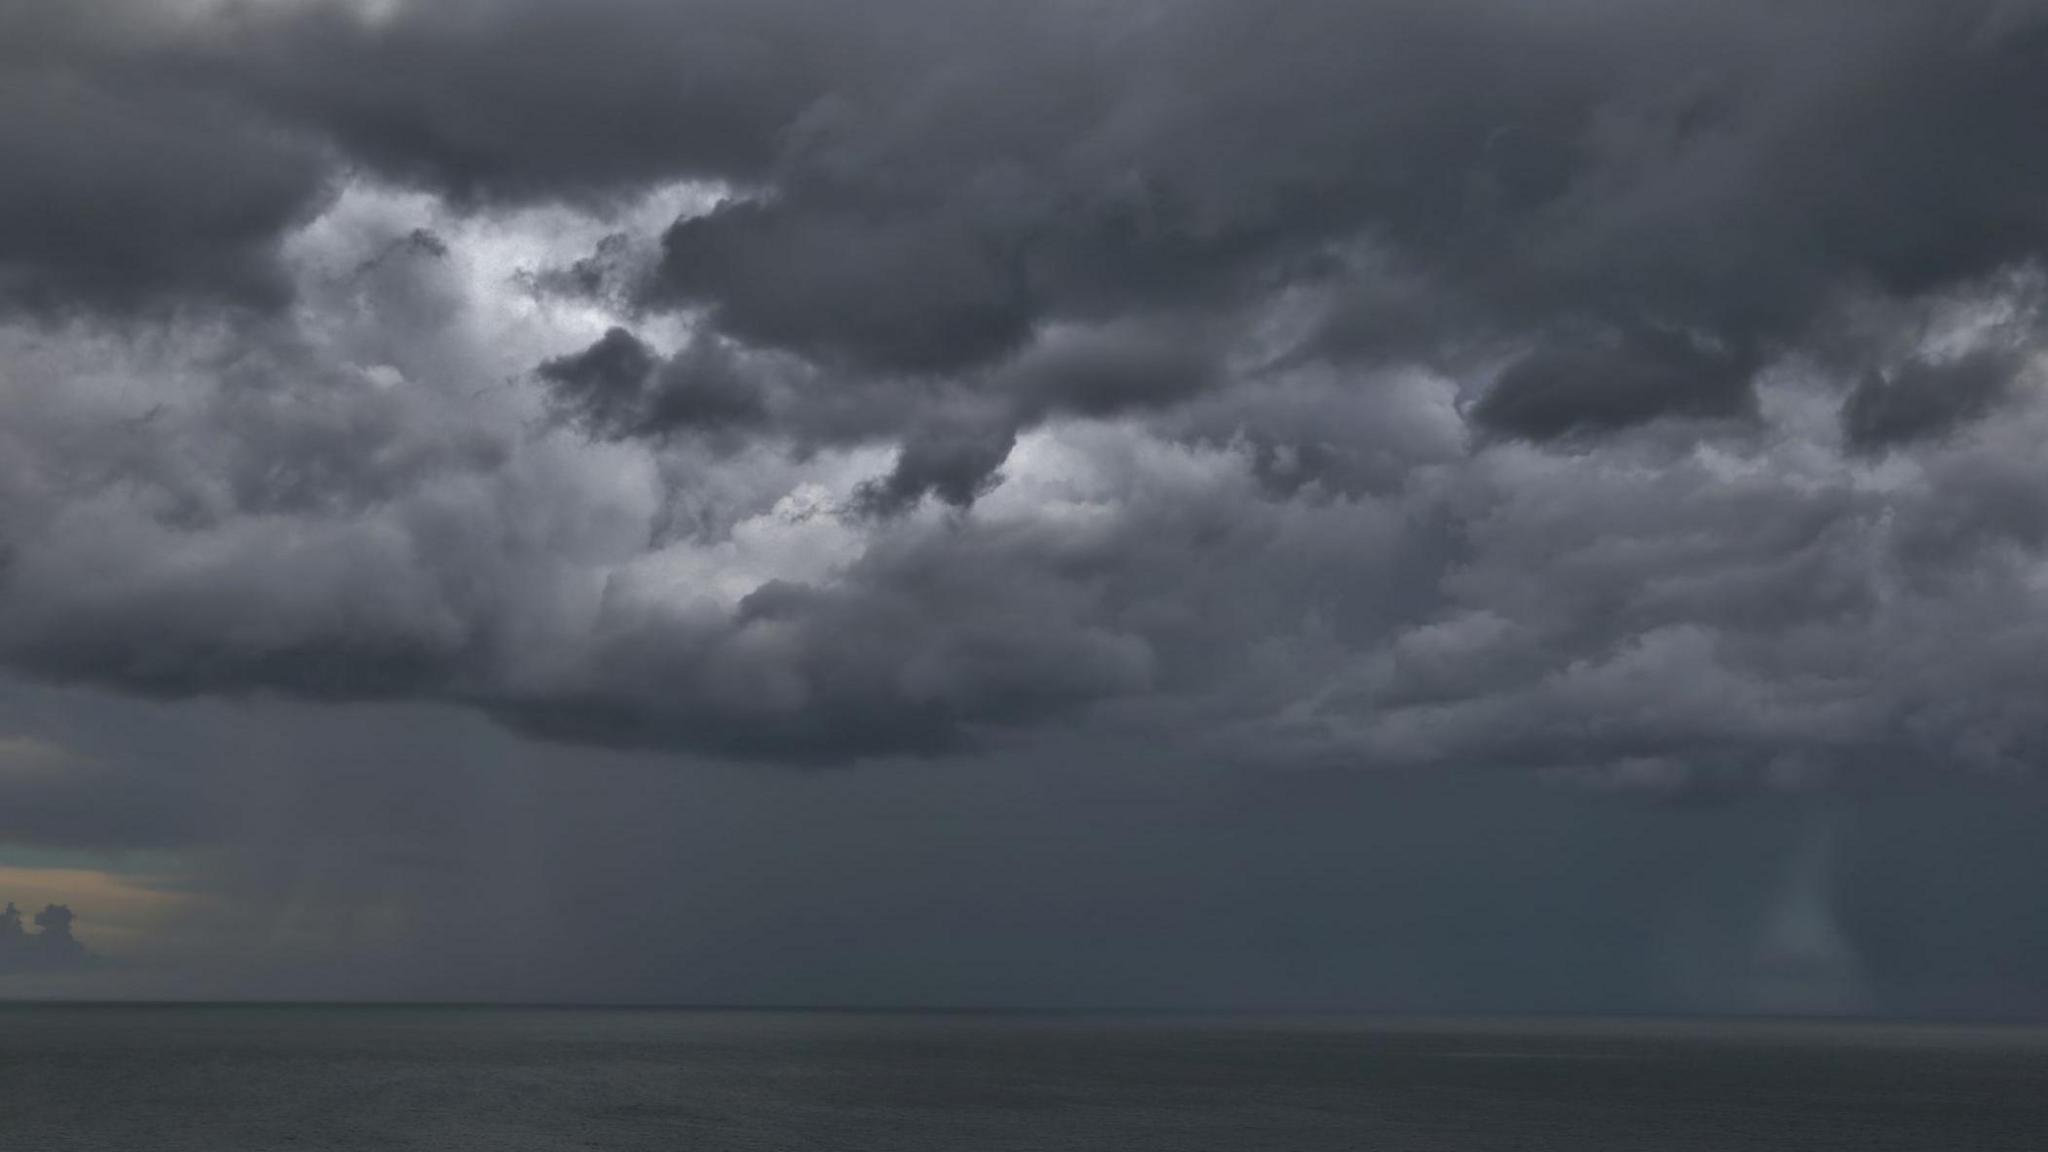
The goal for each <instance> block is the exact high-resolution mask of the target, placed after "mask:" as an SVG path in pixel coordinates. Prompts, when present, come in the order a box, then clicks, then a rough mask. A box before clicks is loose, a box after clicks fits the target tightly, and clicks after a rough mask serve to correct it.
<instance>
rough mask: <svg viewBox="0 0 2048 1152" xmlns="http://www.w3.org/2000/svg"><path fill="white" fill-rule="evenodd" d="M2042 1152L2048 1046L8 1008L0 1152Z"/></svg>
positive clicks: (1174, 1022)
mask: <svg viewBox="0 0 2048 1152" xmlns="http://www.w3.org/2000/svg"><path fill="white" fill-rule="evenodd" d="M381 1148H402V1149H434V1150H445V1152H467V1150H490V1152H526V1150H537V1149H548V1150H553V1149H778V1150H779V1149H947V1150H957V1152H971V1150H976V1149H1116V1150H1119V1152H1142V1150H1146V1149H1174V1150H1177V1152H1180V1150H1194V1149H1218V1150H1224V1149H1287V1150H1295V1149H1389V1150H1397V1149H1458V1150H1469V1149H1517V1150H1529V1152H1535V1150H1547V1149H1571V1150H1579V1149H1586V1150H1607V1149H1612V1150H1616V1152H1620V1150H1627V1152H1660V1150H1665V1149H1670V1150H1679V1149H1685V1150H1693V1149H1759V1148H1765V1149H1853V1150H1856V1152H1873V1150H1882V1149H1925V1150H1929V1152H1970V1150H1975V1149H2012V1150H2015V1152H2018V1150H2025V1152H2043V1150H2044V1149H2048V1034H2043V1033H2040V1032H2031V1031H2018V1030H1998V1029H1985V1030H1971V1029H1944V1028H1918V1027H1900V1026H1889V1025H1849V1024H1800V1023H1686V1022H1560V1021H1540V1022H1419V1021H1376V1020H1298V1019H1294V1020H1247V1019H1232V1020H1218V1021H1192V1020H1180V1019H1164V1018H1161V1019H1114V1020H1111V1019H1084V1018H1079V1017H1030V1016H972V1015H957V1016H956V1015H917V1014H907V1015H888V1014H857V1013H796V1012H791V1013H773V1012H732V1013H723V1012H693V1011H630V1010H629V1011H611V1010H585V1009H512V1008H362V1007H347V1008H344V1007H183V1006H181V1007H111V1006H102V1007H91V1006H21V1007H9V1008H0V1149H5V1150H7V1152H17V1150H20V1152H64V1150H69V1149H91V1150H93V1152H107V1150H115V1152H131V1150H135V1152H140V1150H156V1149H162V1150H168V1152H256V1150H262V1152H272V1150H284V1149H295V1150H305V1149H381Z"/></svg>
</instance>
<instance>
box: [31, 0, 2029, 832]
mask: <svg viewBox="0 0 2048 1152" xmlns="http://www.w3.org/2000/svg"><path fill="white" fill-rule="evenodd" d="M0 69H4V72H0V92H4V93H5V96H4V99H0V144H4V151H5V153H6V154H7V155H8V156H9V157H11V158H12V159H11V162H10V164H9V176H8V178H7V179H6V181H5V182H4V184H5V187H4V189H0V303H4V307H5V314H4V320H0V659H4V661H5V663H6V665H7V666H8V667H9V668H11V669H12V670H14V671H16V672H18V673H21V674H26V675H28V676H31V677H38V678H44V679H47V680H51V681H62V682H82V683H89V684H94V685H99V686H105V687H111V688H114V689H118V690H121V691H125V692H132V693H137V694H143V695H148V696H154V697H168V698H186V697H192V696H214V695H227V696H238V695H243V694H249V693H258V694H282V695H287V696H293V697H306V698H313V699H319V700H332V701H362V700H426V701H435V702H442V703H451V704H455V705H459V706H462V707H465V708H470V709H474V710H477V711H479V712H481V713H483V714H486V715H488V716H490V717H492V718H494V719H496V720H498V721H501V722H502V723H504V724H506V725H509V726H510V727H512V728H513V729H516V730H518V731H520V732H524V733H530V734H534V735H537V736H540V737H545V738H548V739H552V740H558V741H568V742H589V743H594V744H609V745H628V746H636V747H649V748H655V749H662V750H677V751H685V752H693V753H704V754H712V755H718V756H731V757H738V758H744V759H756V760H768V761H778V762H790V763H843V762H850V761H855V760H859V759H861V758H864V757H871V756H879V755H886V754H895V753H906V752H907V753H925V754H940V753H954V752H967V751H972V750H975V749H979V748H987V747H990V746H993V745H998V744H1004V743H1007V742H1013V741H1027V742H1028V741H1029V740H1031V739H1032V738H1034V736H1041V735H1044V734H1045V733H1047V732H1049V731H1053V730H1057V731H1059V732H1061V733H1065V734H1069V735H1074V736H1076V737H1077V738H1082V739H1085V738H1087V736H1088V734H1090V733H1098V734H1101V735H1103V737H1104V738H1105V739H1107V738H1109V737H1110V736H1111V735H1112V734H1113V735H1115V736H1116V738H1119V739H1122V738H1129V737H1133V736H1135V737H1137V738H1141V739H1145V740H1149V741H1153V742H1156V743H1157V744H1158V745H1160V746H1163V747H1167V748H1185V749H1189V750H1200V751H1202V752H1204V753H1205V754H1220V755H1227V756H1232V757H1241V758H1244V759H1246V760H1252V761H1260V762H1264V761H1269V760H1270V761H1278V762H1282V763H1291V764H1315V765H1358V766H1367V767H1370V766H1381V765H1413V766H1429V765H1441V764H1452V763H1459V764H1466V763H1476V764H1509V765H1516V766H1522V767H1526V768H1529V769H1532V770H1538V771H1549V772H1560V773H1565V774H1573V775H1576V774H1586V775H1589V776H1591V777H1593V778H1597V779H1613V780H1623V781H1671V780H1690V779H1698V778H1708V779H1727V780H1749V779H1759V778H1761V779H1810V778H1812V777H1814V776H1815V775H1816V774H1825V773H1829V772H1842V771H1855V770H1861V769H1870V770H1882V771H1896V770H1914V769H1920V768H1926V769H1933V770H1943V771H1946V770H1952V769H1965V770H1990V771H2013V770H2025V769H2028V768H2030V767H2032V766H2033V765H2034V764H2035V763H2036V762H2037V761H2038V760H2039V757H2040V755H2041V753H2042V749H2043V747H2044V741H2048V725H2044V724H2043V722H2042V720H2041V718H2040V716H2041V714H2040V709H2039V708H2038V706H2037V705H2038V701H2039V700H2040V699H2041V698H2042V694H2043V692H2044V691H2048V663H2044V662H2043V661H2042V660H2041V659H2040V653H2041V652H2042V651H2044V646H2048V474H2044V471H2048V456H2044V455H2043V453H2042V452H2041V450H2040V445H2041V443H2042V442H2043V438H2044V435H2048V394H2044V388H2043V383H2042V376H2041V373H2042V366H2041V355H2040V348H2041V333H2042V320H2043V317H2042V315H2041V307H2042V293H2043V285H2042V276H2043V274H2044V273H2043V265H2042V261H2043V259H2044V257H2048V121H2044V120H2043V118H2042V117H2041V116H2040V114H2039V112H2040V109H2041V108H2042V107H2043V106H2044V104H2048V7H2044V6H2042V5H2039V4H2033V3H2014V2H1991V0H1964V2H1953V0H1942V2H1935V0H1928V2H1925V3H1901V4H1884V5H1871V4H1865V3H1850V2H1848V0H1814V2H1807V3H1790V4H1787V3H1772V4H1763V3H1731V4H1720V5H1707V6H1703V5H1696V4H1684V3H1676V2H1663V0H1639V2H1633V3H1621V2H1596V0H1571V2H1566V3H1535V2H1528V0H1457V2H1451V3H1443V2H1429V3H1423V2H1409V0H1378V2H1370V3H1353V2H1345V3H1336V2H1320V0H1318V2H1309V3H1299V4H1289V5H1284V6H1281V7H1279V8H1274V7H1273V6H1271V5H1264V4H1251V3H1238V2H1236V0H1158V2H1146V3H1137V4H1132V3H1112V2H1107V0H1055V2H1046V3H1030V4H1016V3H980V2H970V3H964V4H963V3H955V2H948V3H933V2H927V0H884V2H881V3H875V4H863V5H846V4H839V3H824V2H818V0H765V2H763V0H746V2H738V0H730V2H729V0H702V2H695V3H680V4H678V3H653V2H643V0H602V2H598V3H573V4H572V3H567V2H562V0H458V2H451V3H426V2H422V0H383V2H378V3H344V2H340V0H335V2H321V0H290V2H287V0H269V2H258V0H239V2H238V0H187V2H182V3H175V4H154V3H152V4H143V3H102V4H91V5H81V4H68V3H60V2H58V0H14V2H12V3H8V4H5V5H0ZM50 803H53V804H59V801H58V800H52V801H50ZM60 807H61V804H60Z"/></svg>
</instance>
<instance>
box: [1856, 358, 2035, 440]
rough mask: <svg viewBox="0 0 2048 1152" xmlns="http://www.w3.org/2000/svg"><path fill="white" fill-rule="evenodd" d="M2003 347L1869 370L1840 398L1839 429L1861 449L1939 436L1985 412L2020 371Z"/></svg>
mask: <svg viewBox="0 0 2048 1152" xmlns="http://www.w3.org/2000/svg"><path fill="white" fill-rule="evenodd" d="M2018 367H2019V366H2018V365H2017V364H2016V363H2014V357H2012V356H2011V355H2010V354H2007V353H2004V352H2001V351H1984V352H1976V353H1973V354H1970V355H1967V356H1964V357H1962V358H1960V359H1958V360H1955V361H1952V362H1948V363H1930V362H1928V361H1926V360H1913V361H1909V362H1908V363H1906V364H1903V365H1901V366H1900V367H1899V368H1898V369H1896V370H1895V371H1893V372H1891V373H1889V374H1886V373H1882V372H1871V373H1870V374H1868V375H1866V376H1865V377H1864V378H1863V380H1862V381H1861V382H1859V383H1858V384H1857V385H1856V388H1855V390H1854V391H1852V392H1850V393H1849V396H1848V398H1847V399H1845V400H1844V401H1843V402H1842V431H1843V433H1844V434H1845V435H1846V436H1848V438H1849V443H1850V444H1851V445H1852V446H1854V447H1855V448H1856V449H1858V450H1859V451H1865V452H1870V451H1881V450H1883V449H1886V448H1890V447H1892V446H1894V445H1898V444H1905V443H1909V442H1911V441H1914V440H1918V439H1921V438H1923V437H1928V436H1939V435H1941V434H1943V433H1945V432H1948V431H1950V430H1951V429H1954V428H1956V427H1958V426H1959V425H1962V424H1964V423H1965V422H1967V421H1970V420H1973V419H1976V418H1977V417H1980V416H1983V415H1984V414H1985V413H1986V412H1988V411H1990V410H1991V408H1992V407H1993V406H1994V405H1996V404H1997V403H1998V401H1999V400H2000V399H2001V398H2003V397H2004V396H2005V394H2006V391H2007V389H2008V388H2009V387H2010V385H2011V383H2012V377H2013V375H2014V373H2015V372H2016V371H2017V370H2018Z"/></svg>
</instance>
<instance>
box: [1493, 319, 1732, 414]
mask: <svg viewBox="0 0 2048 1152" xmlns="http://www.w3.org/2000/svg"><path fill="white" fill-rule="evenodd" d="M1750 371H1751V367H1750V365H1748V364H1746V363H1745V362H1744V358H1743V357H1741V356H1739V355H1736V354H1732V353H1729V352H1727V351H1724V350H1721V349H1715V348H1711V347H1703V346H1702V345H1701V344H1700V343H1699V342H1698V340H1697V339H1696V338H1695V337H1692V336H1690V335H1688V334H1686V333H1683V332H1665V331H1657V330H1654V329H1632V330H1629V331H1626V332H1622V333H1618V334H1613V333H1609V334H1602V335H1601V336H1597V337H1594V338H1591V339H1587V338H1581V337H1572V336H1567V337H1565V338H1564V339H1562V340H1561V341H1559V342H1558V343H1556V344H1553V345H1549V346H1545V347H1540V348H1538V349H1537V350H1535V351H1533V352H1531V353H1529V354H1528V355H1526V356H1523V357H1521V358H1520V359H1518V360H1516V361H1514V362H1513V363H1512V364H1510V365H1508V367H1507V368H1506V369H1504V370H1503V371H1502V372H1501V374H1500V376H1499V378H1497V379H1496V380H1495V381H1494V383H1493V386H1492V387H1491V388H1489V389H1488V390H1487V392H1486V394H1485V395H1484V396H1482V397H1481V398H1480V400H1479V402H1478V403H1477V404H1476V405H1474V406H1473V409H1472V418H1473V420H1474V421H1475V422H1477V423H1478V424H1479V425H1480V426H1481V427H1482V428H1484V429H1486V430H1488V431H1492V432H1498V433H1502V434H1505V435H1510V436H1522V437H1527V438H1529V439H1532V440H1549V439H1555V438H1557V437H1561V436H1568V435H1571V434H1573V433H1597V432H1611V431H1613V430H1615V429H1617V428H1626V427H1629V426H1631V425H1635V424H1641V423H1643V422H1645V421H1648V420H1651V419H1653V418H1656V417H1659V416H1692V417H1700V418H1709V419H1711V418H1724V419H1725V418H1728V417H1733V416H1738V415H1740V414H1742V413H1743V412H1744V411H1745V410H1746V409H1747V408H1748V407H1749V404H1750V393H1749V374H1750Z"/></svg>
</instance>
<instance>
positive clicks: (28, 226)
mask: <svg viewBox="0 0 2048 1152" xmlns="http://www.w3.org/2000/svg"><path fill="white" fill-rule="evenodd" d="M7 35H8V30H7V23H6V21H5V13H0V38H5V37H6V36H7ZM0 152H4V153H5V154H6V156H7V157H8V171H9V177H8V179H7V181H6V183H5V186H4V187H0V304H4V305H11V306H15V307H28V308H32V309H35V310H37V311H41V312H45V313H65V312H71V311H75V310H78V309H81V308H105V309H116V310H123V311H133V310H136V309H141V308H149V307H164V306H170V305H177V304H181V303H189V302H192V301H198V302H204V303H212V302H226V303H242V304H254V305H259V306H268V305H274V304H276V303H278V302H279V301H280V300H282V299H283V298H284V297H285V295H286V293H287V291H288V283H287V281H286V279H285V278H284V276H283V275H282V274H280V273H279V271H278V270H277V268H276V267H275V264H274V262H273V257H274V251H273V249H274V246H275V244H276V242H277V239H278V235H279V233H280V232H281V231H282V230H283V229H284V228H285V227H286V226H287V225H289V224H291V223H293V222H294V221H296V220H298V219H300V218H301V217H303V216H304V215H305V214H307V213H308V212H309V211H310V210H311V208H312V207H313V206H314V205H315V204H316V203H317V201H318V198H319V196H320V194H321V192H322V191H323V188H324V181H325V171H326V169H325V165H324V164H323V162H322V158H321V156H320V153H319V150H318V148H317V147H315V146H313V145H311V144H309V143H308V142H307V141H305V140H304V139H302V138H297V137H293V136H290V135H287V134H284V133H282V132H280V131H278V130H277V129H276V128H275V127H274V126H272V125H270V124H269V123H267V122H266V121H265V120H264V119H263V118H262V117H260V116H257V115H252V114H251V112H250V111H249V110H248V109H247V108H245V107H243V106H241V105H239V104H237V103H235V102H232V101H230V100H227V99H224V98H221V97H218V96H215V95H213V94H210V93H207V92H205V91H203V90H202V91H192V90H186V89H181V88H179V87H178V86H176V85H174V84H169V83H165V82H154V81H150V80H146V79H145V80H130V79H128V78H126V77H123V76H120V75H118V74H117V75H114V76H106V75H100V74H95V73H93V72H90V71H88V72H85V73H83V74H81V73H78V72H74V71H72V70H69V69H67V68H65V67H63V66H62V63H61V62H50V63H47V64H46V63H45V62H43V61H39V60H30V61H26V62H24V61H18V60H17V61H0Z"/></svg>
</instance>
